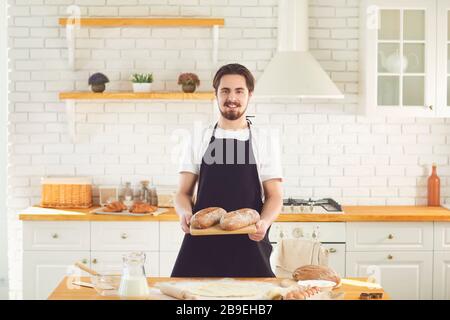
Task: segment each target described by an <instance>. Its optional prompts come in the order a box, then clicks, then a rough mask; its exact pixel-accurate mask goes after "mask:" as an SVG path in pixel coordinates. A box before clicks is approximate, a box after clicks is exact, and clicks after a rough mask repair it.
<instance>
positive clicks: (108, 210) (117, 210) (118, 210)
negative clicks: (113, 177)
mask: <svg viewBox="0 0 450 320" xmlns="http://www.w3.org/2000/svg"><path fill="white" fill-rule="evenodd" d="M167 211H168V209H164V208H158V207H157V206H152V205H150V204H148V203H145V202H140V201H137V202H134V203H133V205H132V206H131V207H130V209H129V210H128V207H127V206H126V205H124V204H123V203H122V202H121V201H114V202H111V203H109V204H107V205H106V206H104V207H101V208H97V209H95V210H93V211H91V213H95V214H109V215H118V216H148V215H153V216H158V215H160V214H161V213H164V212H167Z"/></svg>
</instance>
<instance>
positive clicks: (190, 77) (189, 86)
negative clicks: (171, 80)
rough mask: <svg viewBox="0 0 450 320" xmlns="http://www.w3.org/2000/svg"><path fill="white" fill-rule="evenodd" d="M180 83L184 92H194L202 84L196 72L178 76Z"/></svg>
mask: <svg viewBox="0 0 450 320" xmlns="http://www.w3.org/2000/svg"><path fill="white" fill-rule="evenodd" d="M178 84H179V85H181V89H182V90H183V92H186V93H192V92H194V91H195V89H196V88H197V86H199V85H200V79H199V78H198V76H197V75H196V74H195V73H182V74H180V75H179V76H178Z"/></svg>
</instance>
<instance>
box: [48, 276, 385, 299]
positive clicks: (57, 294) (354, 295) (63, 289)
mask: <svg viewBox="0 0 450 320" xmlns="http://www.w3.org/2000/svg"><path fill="white" fill-rule="evenodd" d="M197 279H198V278H197ZM240 279H241V280H252V281H264V282H276V281H279V279H276V278H240ZM349 279H352V280H359V281H365V280H366V278H349ZM183 280H184V281H185V280H191V279H189V278H147V282H148V284H149V286H150V287H153V286H154V285H155V283H157V282H162V281H183ZM81 281H83V282H90V281H89V277H81ZM334 291H335V292H344V294H345V295H344V300H359V295H360V294H361V292H383V298H382V299H383V300H389V299H390V297H389V295H388V294H387V293H386V292H384V290H383V289H368V288H366V287H358V286H352V285H348V284H343V285H342V286H341V287H339V288H337V289H334ZM48 299H49V300H118V299H119V297H104V296H100V295H98V294H97V292H96V291H95V289H93V288H86V287H78V286H73V288H69V287H68V278H67V277H65V278H64V279H63V280H62V281H61V282H60V284H59V285H58V287H56V289H55V290H54V291H53V292H52V293H51V294H50V296H49V297H48ZM153 299H158V297H155V298H153ZM159 299H161V297H159Z"/></svg>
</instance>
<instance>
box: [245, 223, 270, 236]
mask: <svg viewBox="0 0 450 320" xmlns="http://www.w3.org/2000/svg"><path fill="white" fill-rule="evenodd" d="M267 229H269V224H268V223H267V222H266V221H265V220H259V221H258V222H257V223H256V233H253V234H249V235H248V237H249V238H250V239H251V240H253V241H261V240H262V239H264V237H265V236H266V232H267Z"/></svg>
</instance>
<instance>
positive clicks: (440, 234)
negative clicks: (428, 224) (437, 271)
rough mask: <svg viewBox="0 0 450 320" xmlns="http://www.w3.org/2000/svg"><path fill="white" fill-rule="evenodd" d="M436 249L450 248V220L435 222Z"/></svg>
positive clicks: (444, 249)
mask: <svg viewBox="0 0 450 320" xmlns="http://www.w3.org/2000/svg"><path fill="white" fill-rule="evenodd" d="M434 250H435V251H446V250H450V222H435V223H434Z"/></svg>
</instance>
